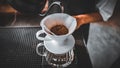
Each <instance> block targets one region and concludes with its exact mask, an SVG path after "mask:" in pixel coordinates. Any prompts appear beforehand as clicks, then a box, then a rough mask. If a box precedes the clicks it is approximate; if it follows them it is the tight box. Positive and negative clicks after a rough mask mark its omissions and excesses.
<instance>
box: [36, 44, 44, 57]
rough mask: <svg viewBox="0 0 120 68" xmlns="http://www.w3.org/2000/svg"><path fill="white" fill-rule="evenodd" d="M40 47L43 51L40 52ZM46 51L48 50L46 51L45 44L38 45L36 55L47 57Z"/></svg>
mask: <svg viewBox="0 0 120 68" xmlns="http://www.w3.org/2000/svg"><path fill="white" fill-rule="evenodd" d="M39 47H41V48H42V50H41V51H39ZM45 50H46V49H45V47H44V44H43V43H39V44H38V45H37V47H36V53H37V54H38V55H40V56H46V51H45Z"/></svg>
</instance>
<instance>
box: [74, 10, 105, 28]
mask: <svg viewBox="0 0 120 68" xmlns="http://www.w3.org/2000/svg"><path fill="white" fill-rule="evenodd" d="M73 17H75V18H76V20H77V28H79V27H80V26H81V25H83V24H88V23H91V22H99V21H103V18H102V16H101V14H100V13H99V12H94V13H88V14H81V15H76V16H73Z"/></svg>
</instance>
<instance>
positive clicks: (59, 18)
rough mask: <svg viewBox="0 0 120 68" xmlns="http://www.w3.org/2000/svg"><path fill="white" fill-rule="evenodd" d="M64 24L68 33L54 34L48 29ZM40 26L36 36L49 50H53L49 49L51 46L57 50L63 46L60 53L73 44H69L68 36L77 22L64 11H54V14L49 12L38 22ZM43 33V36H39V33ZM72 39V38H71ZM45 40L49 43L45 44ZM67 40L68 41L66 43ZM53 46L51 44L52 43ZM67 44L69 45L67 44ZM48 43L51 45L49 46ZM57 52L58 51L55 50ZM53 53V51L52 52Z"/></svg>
mask: <svg viewBox="0 0 120 68" xmlns="http://www.w3.org/2000/svg"><path fill="white" fill-rule="evenodd" d="M61 24H62V25H64V26H65V27H66V28H67V29H68V33H67V34H64V35H55V34H54V33H52V32H51V31H50V29H51V28H52V27H53V26H55V25H61ZM40 26H41V27H42V30H40V31H38V32H37V33H36V37H37V39H38V40H42V41H44V43H45V46H46V48H47V49H48V50H49V51H53V50H51V47H52V48H53V49H56V50H59V48H61V47H63V48H62V49H63V52H61V53H65V52H67V51H69V50H70V49H71V48H72V47H73V46H74V43H73V44H72V43H71V44H72V45H71V44H69V43H70V42H69V40H68V38H69V36H71V35H72V33H73V32H74V31H75V29H76V26H77V22H76V19H75V18H73V17H72V16H70V15H68V14H65V13H55V14H51V15H48V16H46V17H45V18H43V19H42V21H41V22H40ZM42 33H45V34H46V36H45V37H41V36H40V34H42ZM72 39H73V41H74V38H72ZM47 42H49V43H50V44H46V43H47ZM68 42H69V43H68ZM51 44H52V45H54V46H52V45H51ZM68 44H69V45H68ZM49 45H51V46H50V47H49ZM64 45H66V46H67V47H68V48H67V49H65V48H66V47H65V48H64ZM56 52H57V53H58V52H59V51H56ZM53 53H55V52H53Z"/></svg>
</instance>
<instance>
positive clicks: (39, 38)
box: [36, 30, 45, 40]
mask: <svg viewBox="0 0 120 68" xmlns="http://www.w3.org/2000/svg"><path fill="white" fill-rule="evenodd" d="M44 33H45V32H44V31H43V30H39V31H38V32H37V33H36V38H37V39H38V40H45V37H41V36H39V35H40V34H44Z"/></svg>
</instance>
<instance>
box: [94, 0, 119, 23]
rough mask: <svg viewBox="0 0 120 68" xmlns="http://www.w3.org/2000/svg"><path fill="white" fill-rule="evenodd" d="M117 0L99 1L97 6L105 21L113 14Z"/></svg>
mask: <svg viewBox="0 0 120 68" xmlns="http://www.w3.org/2000/svg"><path fill="white" fill-rule="evenodd" d="M116 2H117V0H100V1H99V3H97V5H96V6H97V8H98V9H99V12H100V14H101V16H102V17H103V20H104V21H107V20H108V19H109V18H110V17H111V16H112V14H113V11H114V8H115V5H116Z"/></svg>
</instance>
